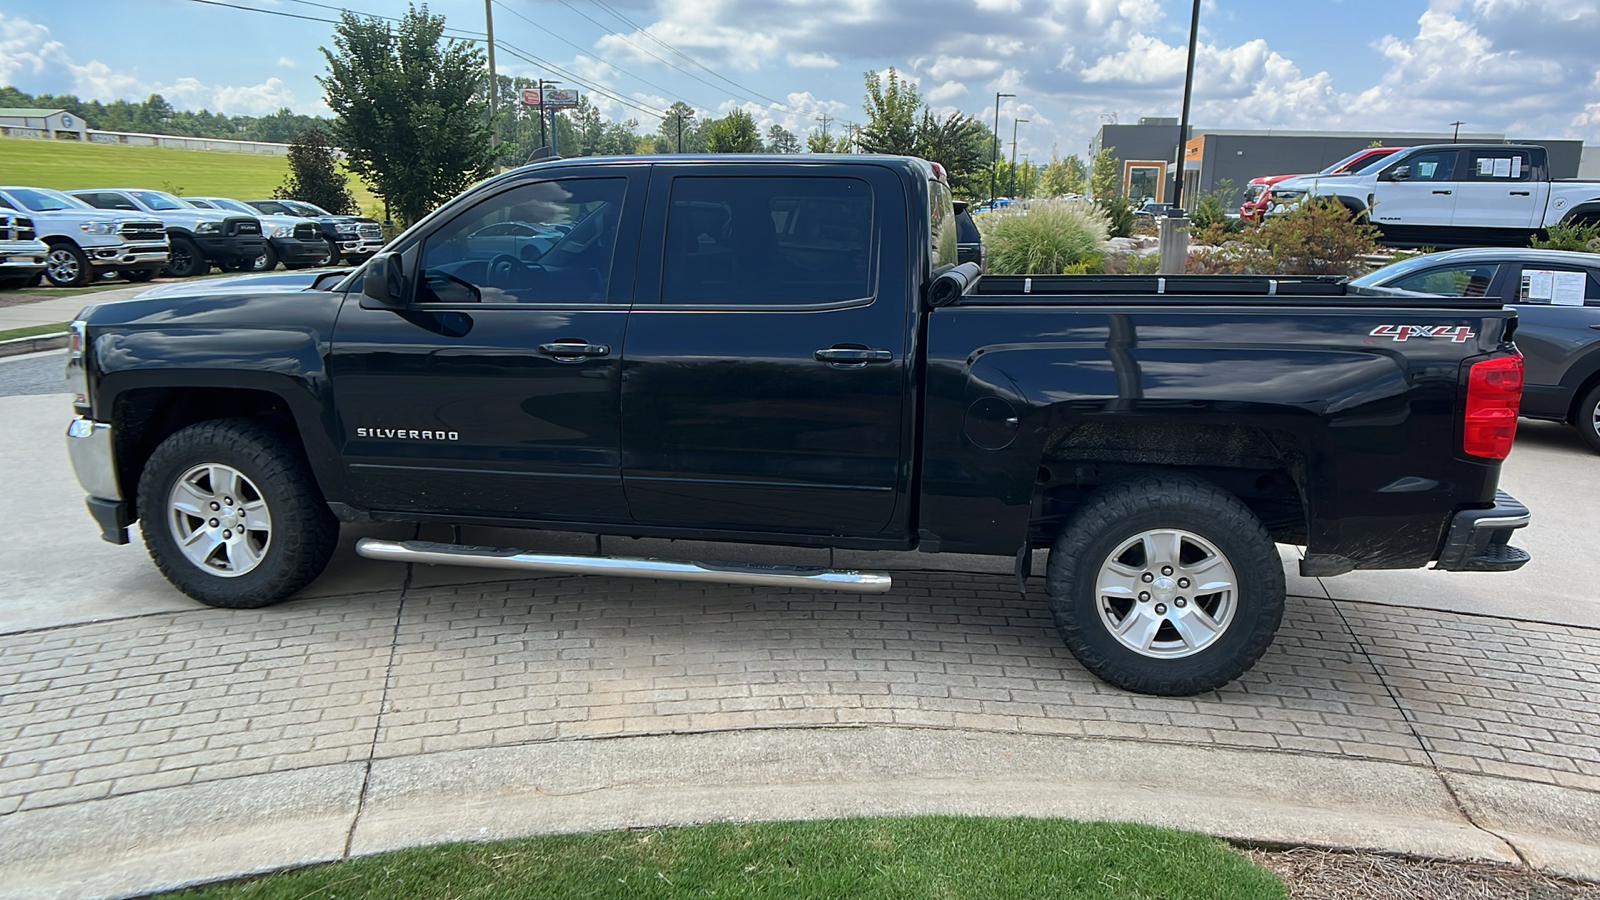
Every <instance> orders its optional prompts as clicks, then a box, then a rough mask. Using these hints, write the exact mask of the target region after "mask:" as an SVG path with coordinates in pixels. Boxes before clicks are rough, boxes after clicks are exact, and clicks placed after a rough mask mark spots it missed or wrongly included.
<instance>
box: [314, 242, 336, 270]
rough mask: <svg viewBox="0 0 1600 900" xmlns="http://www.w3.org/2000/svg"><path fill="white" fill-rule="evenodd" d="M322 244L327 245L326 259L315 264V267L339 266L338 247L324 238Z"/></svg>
mask: <svg viewBox="0 0 1600 900" xmlns="http://www.w3.org/2000/svg"><path fill="white" fill-rule="evenodd" d="M323 243H326V244H327V245H328V257H327V258H326V259H324V260H323V261H322V262H319V263H317V265H318V266H337V265H338V264H339V245H338V244H335V243H334V242H333V241H332V240H330V239H326V238H325V239H324V240H323Z"/></svg>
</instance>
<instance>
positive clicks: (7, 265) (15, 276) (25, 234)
mask: <svg viewBox="0 0 1600 900" xmlns="http://www.w3.org/2000/svg"><path fill="white" fill-rule="evenodd" d="M49 254H50V246H49V245H48V244H46V243H45V242H44V241H41V240H39V238H38V234H37V232H35V231H34V229H33V219H32V218H30V217H28V216H25V215H23V214H22V213H20V212H17V211H16V210H14V209H12V208H10V207H9V206H0V288H14V287H21V286H22V285H25V284H28V283H30V282H32V281H34V280H35V279H37V278H38V277H39V274H40V273H41V272H43V271H44V268H45V260H46V257H47V256H49Z"/></svg>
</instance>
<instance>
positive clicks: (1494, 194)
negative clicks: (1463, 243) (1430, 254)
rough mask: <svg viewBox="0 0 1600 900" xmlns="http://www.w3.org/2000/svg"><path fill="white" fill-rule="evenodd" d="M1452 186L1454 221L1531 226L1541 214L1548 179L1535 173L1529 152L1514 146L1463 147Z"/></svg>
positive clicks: (1473, 224)
mask: <svg viewBox="0 0 1600 900" xmlns="http://www.w3.org/2000/svg"><path fill="white" fill-rule="evenodd" d="M1465 155H1466V159H1465V160H1464V162H1465V169H1464V171H1463V172H1462V173H1461V177H1460V178H1459V179H1458V181H1457V184H1456V186H1455V191H1456V195H1455V196H1456V209H1455V215H1454V219H1453V221H1454V224H1456V225H1458V226H1467V227H1476V228H1532V227H1534V226H1535V225H1536V224H1538V221H1539V219H1540V218H1541V217H1542V216H1543V214H1544V204H1545V193H1546V192H1547V191H1548V190H1549V182H1547V181H1544V180H1543V179H1541V178H1538V177H1536V175H1537V173H1536V172H1535V170H1534V167H1533V154H1532V153H1530V152H1529V151H1528V150H1526V149H1519V148H1516V147H1505V148H1499V147H1496V148H1493V149H1484V150H1468V151H1466V154H1465Z"/></svg>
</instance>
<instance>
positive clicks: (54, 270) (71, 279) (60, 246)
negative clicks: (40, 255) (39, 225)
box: [44, 241, 94, 287]
mask: <svg viewBox="0 0 1600 900" xmlns="http://www.w3.org/2000/svg"><path fill="white" fill-rule="evenodd" d="M45 259H46V260H48V266H47V267H46V268H45V270H44V277H45V278H46V279H47V280H48V281H49V282H50V283H51V284H53V285H55V286H56V287H81V286H82V285H85V284H88V283H89V279H90V278H92V277H94V273H93V272H92V271H91V270H90V269H89V258H88V257H87V256H84V255H83V251H82V250H80V249H78V245H77V244H74V243H72V242H70V241H54V242H52V243H51V244H50V252H49V253H48V254H47V255H46V256H45Z"/></svg>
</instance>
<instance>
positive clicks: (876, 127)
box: [857, 66, 923, 156]
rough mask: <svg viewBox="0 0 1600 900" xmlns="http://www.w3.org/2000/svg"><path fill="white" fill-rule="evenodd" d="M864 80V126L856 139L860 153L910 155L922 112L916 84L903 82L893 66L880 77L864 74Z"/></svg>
mask: <svg viewBox="0 0 1600 900" xmlns="http://www.w3.org/2000/svg"><path fill="white" fill-rule="evenodd" d="M864 77H865V78H866V82H867V96H866V99H865V101H864V102H863V103H862V108H863V109H864V110H865V111H866V114H867V123H866V124H865V125H863V126H861V133H860V135H859V137H858V138H857V139H858V141H859V142H860V144H861V150H862V152H864V153H895V154H901V155H906V156H910V155H914V154H915V153H916V152H917V150H918V143H919V142H918V139H917V138H918V134H917V123H918V119H919V118H921V114H922V110H923V104H922V95H921V94H919V93H917V86H916V84H914V83H913V82H910V81H906V80H903V79H902V78H901V77H900V73H898V72H896V71H895V70H894V67H893V66H890V67H889V73H888V74H887V75H886V76H883V77H881V78H880V77H879V76H878V73H877V72H868V73H866V75H865V76H864Z"/></svg>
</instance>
